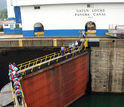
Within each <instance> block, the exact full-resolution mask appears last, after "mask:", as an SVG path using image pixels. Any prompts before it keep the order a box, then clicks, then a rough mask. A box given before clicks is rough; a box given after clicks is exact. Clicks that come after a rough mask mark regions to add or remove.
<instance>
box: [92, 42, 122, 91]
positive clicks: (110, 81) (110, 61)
mask: <svg viewBox="0 0 124 107" xmlns="http://www.w3.org/2000/svg"><path fill="white" fill-rule="evenodd" d="M123 48H124V41H123V40H121V41H119V40H114V41H112V40H110V41H109V40H107V41H105V40H104V41H100V47H97V48H91V78H92V91H94V92H124V49H123Z"/></svg>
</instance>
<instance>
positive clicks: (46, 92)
mask: <svg viewBox="0 0 124 107" xmlns="http://www.w3.org/2000/svg"><path fill="white" fill-rule="evenodd" d="M88 63H89V62H88V54H85V55H84V56H79V57H77V58H75V59H73V60H71V61H68V62H65V63H63V64H58V65H56V66H54V67H53V68H51V69H47V70H45V71H43V72H41V73H39V74H37V75H33V76H29V77H27V78H25V79H24V80H22V87H23V92H24V96H25V100H26V103H27V106H28V107H63V106H67V105H68V104H70V103H72V102H73V101H75V100H76V99H77V98H79V97H80V96H82V95H84V94H85V90H86V85H87V82H88V69H89V68H88V66H89V65H88Z"/></svg>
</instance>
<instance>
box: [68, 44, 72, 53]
mask: <svg viewBox="0 0 124 107" xmlns="http://www.w3.org/2000/svg"><path fill="white" fill-rule="evenodd" d="M68 47H69V52H70V53H71V48H72V47H71V44H70V43H69V45H68Z"/></svg>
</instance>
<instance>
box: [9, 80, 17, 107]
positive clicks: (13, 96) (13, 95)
mask: <svg viewBox="0 0 124 107" xmlns="http://www.w3.org/2000/svg"><path fill="white" fill-rule="evenodd" d="M10 85H11V90H12V98H13V102H14V107H16V105H15V94H14V90H13V86H12V82H10Z"/></svg>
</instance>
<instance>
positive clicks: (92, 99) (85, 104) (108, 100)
mask: <svg viewBox="0 0 124 107" xmlns="http://www.w3.org/2000/svg"><path fill="white" fill-rule="evenodd" d="M69 107H124V94H108V93H104V94H101V93H100V94H98V93H92V94H86V95H85V96H83V97H81V98H80V99H78V100H77V101H76V102H74V103H73V104H71V105H70V106H69Z"/></svg>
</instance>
